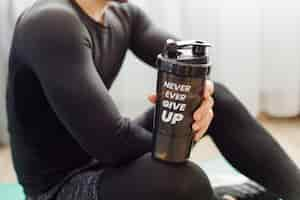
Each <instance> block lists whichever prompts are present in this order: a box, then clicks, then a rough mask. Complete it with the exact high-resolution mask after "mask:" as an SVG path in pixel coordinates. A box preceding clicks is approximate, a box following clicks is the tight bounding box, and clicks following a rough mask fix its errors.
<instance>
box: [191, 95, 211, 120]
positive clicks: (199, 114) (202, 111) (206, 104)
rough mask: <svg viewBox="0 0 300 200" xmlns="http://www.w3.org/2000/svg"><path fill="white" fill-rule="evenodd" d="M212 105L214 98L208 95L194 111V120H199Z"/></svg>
mask: <svg viewBox="0 0 300 200" xmlns="http://www.w3.org/2000/svg"><path fill="white" fill-rule="evenodd" d="M213 106H214V99H213V98H212V97H209V98H208V99H205V100H204V101H203V103H202V105H201V106H200V107H199V108H198V109H197V110H196V111H195V112H194V116H193V117H194V120H196V121H199V120H201V119H202V117H203V116H204V115H205V113H207V112H208V111H209V110H210V109H212V107H213Z"/></svg>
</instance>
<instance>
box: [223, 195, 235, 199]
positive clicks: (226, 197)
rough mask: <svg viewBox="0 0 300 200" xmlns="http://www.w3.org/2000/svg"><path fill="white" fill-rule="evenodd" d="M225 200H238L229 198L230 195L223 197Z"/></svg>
mask: <svg viewBox="0 0 300 200" xmlns="http://www.w3.org/2000/svg"><path fill="white" fill-rule="evenodd" d="M223 199H224V200H236V198H233V197H232V196H229V195H225V196H223Z"/></svg>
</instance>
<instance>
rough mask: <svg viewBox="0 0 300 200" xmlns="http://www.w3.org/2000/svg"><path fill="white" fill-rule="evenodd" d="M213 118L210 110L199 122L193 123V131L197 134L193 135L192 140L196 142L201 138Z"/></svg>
mask: <svg viewBox="0 0 300 200" xmlns="http://www.w3.org/2000/svg"><path fill="white" fill-rule="evenodd" d="M213 117H214V113H213V110H210V111H209V112H208V113H207V115H206V116H205V117H204V118H203V119H202V120H201V121H196V122H194V124H193V130H194V131H196V132H197V133H195V138H194V139H195V140H196V141H199V140H200V139H201V138H202V137H203V135H204V133H205V132H206V131H207V130H208V128H209V125H210V123H211V121H212V119H213Z"/></svg>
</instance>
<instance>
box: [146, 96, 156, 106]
mask: <svg viewBox="0 0 300 200" xmlns="http://www.w3.org/2000/svg"><path fill="white" fill-rule="evenodd" d="M148 100H149V101H150V102H151V103H153V104H155V103H156V101H157V96H156V95H155V94H152V95H150V96H148Z"/></svg>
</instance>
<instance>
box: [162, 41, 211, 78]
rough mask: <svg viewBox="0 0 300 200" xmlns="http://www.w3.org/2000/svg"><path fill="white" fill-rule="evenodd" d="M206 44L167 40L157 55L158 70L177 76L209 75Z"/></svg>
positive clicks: (207, 44)
mask: <svg viewBox="0 0 300 200" xmlns="http://www.w3.org/2000/svg"><path fill="white" fill-rule="evenodd" d="M208 47H211V45H210V44H209V43H207V42H203V41H197V40H191V41H174V40H171V39H168V40H167V42H166V45H165V47H164V50H163V52H162V53H161V54H159V55H158V59H157V66H158V68H159V70H161V71H165V72H169V73H174V74H176V75H178V76H189V77H202V76H203V75H208V74H209V73H210V62H209V57H208V56H207V48H208Z"/></svg>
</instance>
